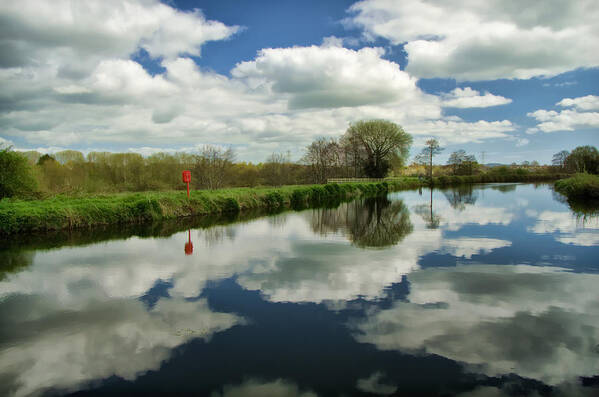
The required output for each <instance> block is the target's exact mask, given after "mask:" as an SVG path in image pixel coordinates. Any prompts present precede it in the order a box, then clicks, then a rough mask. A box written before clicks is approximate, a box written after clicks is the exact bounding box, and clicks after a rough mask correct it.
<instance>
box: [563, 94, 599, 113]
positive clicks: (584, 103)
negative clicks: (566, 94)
mask: <svg viewBox="0 0 599 397" xmlns="http://www.w3.org/2000/svg"><path fill="white" fill-rule="evenodd" d="M556 105H559V106H563V107H571V106H573V107H575V108H576V109H578V110H599V96H597V95H587V96H583V97H578V98H564V99H562V100H561V101H559V102H558V103H557V104H556Z"/></svg>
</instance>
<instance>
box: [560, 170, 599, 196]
mask: <svg viewBox="0 0 599 397" xmlns="http://www.w3.org/2000/svg"><path fill="white" fill-rule="evenodd" d="M555 190H556V191H558V192H559V193H561V194H563V195H565V196H566V197H567V198H568V199H574V200H576V199H593V200H599V176H597V175H590V174H576V175H575V176H573V177H571V178H567V179H560V180H559V181H556V182H555Z"/></svg>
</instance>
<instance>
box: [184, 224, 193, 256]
mask: <svg viewBox="0 0 599 397" xmlns="http://www.w3.org/2000/svg"><path fill="white" fill-rule="evenodd" d="M187 233H188V241H187V242H186V243H185V255H191V254H193V243H192V242H191V229H189V230H188V231H187Z"/></svg>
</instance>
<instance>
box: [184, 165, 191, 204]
mask: <svg viewBox="0 0 599 397" xmlns="http://www.w3.org/2000/svg"><path fill="white" fill-rule="evenodd" d="M189 182H191V171H187V170H186V171H183V183H187V198H189Z"/></svg>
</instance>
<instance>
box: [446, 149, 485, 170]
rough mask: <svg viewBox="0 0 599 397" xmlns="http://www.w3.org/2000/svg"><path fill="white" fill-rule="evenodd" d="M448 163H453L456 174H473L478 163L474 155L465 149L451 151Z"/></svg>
mask: <svg viewBox="0 0 599 397" xmlns="http://www.w3.org/2000/svg"><path fill="white" fill-rule="evenodd" d="M447 164H449V165H451V168H452V170H453V173H454V175H472V172H473V171H474V169H475V167H476V166H477V164H478V163H477V162H476V157H474V155H468V154H466V152H465V151H464V150H457V151H455V152H453V153H451V155H450V156H449V160H447Z"/></svg>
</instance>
